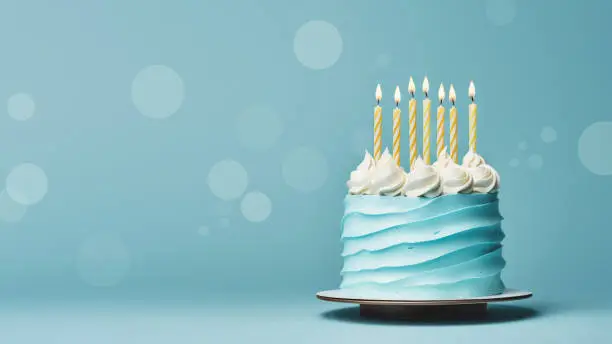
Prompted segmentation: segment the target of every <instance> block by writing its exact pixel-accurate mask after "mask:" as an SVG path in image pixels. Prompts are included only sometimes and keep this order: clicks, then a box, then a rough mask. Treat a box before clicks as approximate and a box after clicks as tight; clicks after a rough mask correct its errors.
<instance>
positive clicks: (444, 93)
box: [438, 84, 446, 102]
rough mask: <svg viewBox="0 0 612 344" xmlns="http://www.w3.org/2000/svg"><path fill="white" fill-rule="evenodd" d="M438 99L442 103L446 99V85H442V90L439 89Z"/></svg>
mask: <svg viewBox="0 0 612 344" xmlns="http://www.w3.org/2000/svg"><path fill="white" fill-rule="evenodd" d="M438 98H439V99H440V102H442V101H443V100H444V98H446V92H445V91H444V84H440V88H439V89H438Z"/></svg>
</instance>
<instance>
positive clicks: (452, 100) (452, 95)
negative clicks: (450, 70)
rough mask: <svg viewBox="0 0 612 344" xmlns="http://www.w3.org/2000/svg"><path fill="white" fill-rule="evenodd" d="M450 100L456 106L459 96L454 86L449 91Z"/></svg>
mask: <svg viewBox="0 0 612 344" xmlns="http://www.w3.org/2000/svg"><path fill="white" fill-rule="evenodd" d="M448 99H449V100H450V101H451V102H452V103H453V104H455V101H456V100H457V95H456V94H455V86H453V84H450V89H449V90H448Z"/></svg>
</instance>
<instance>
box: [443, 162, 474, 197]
mask: <svg viewBox="0 0 612 344" xmlns="http://www.w3.org/2000/svg"><path fill="white" fill-rule="evenodd" d="M440 177H442V191H443V192H444V194H447V195H448V194H458V193H470V192H472V184H473V182H474V179H473V177H472V175H471V174H470V173H469V172H468V170H467V169H466V168H465V167H463V166H460V165H457V164H456V163H455V162H454V161H452V160H451V161H450V162H449V163H448V165H447V166H446V167H445V168H443V169H441V170H440Z"/></svg>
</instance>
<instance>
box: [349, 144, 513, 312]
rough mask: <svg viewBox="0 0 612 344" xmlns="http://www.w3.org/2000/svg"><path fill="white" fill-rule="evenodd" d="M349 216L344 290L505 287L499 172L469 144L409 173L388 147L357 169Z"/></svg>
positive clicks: (360, 293) (454, 294) (409, 295)
mask: <svg viewBox="0 0 612 344" xmlns="http://www.w3.org/2000/svg"><path fill="white" fill-rule="evenodd" d="M347 184H348V187H349V195H347V196H346V198H345V200H344V205H345V211H344V216H343V217H342V243H343V251H342V257H343V260H344V264H343V268H342V272H341V276H342V282H341V285H340V288H341V290H343V291H345V292H346V293H345V294H344V295H355V297H369V298H380V299H385V298H394V299H397V298H401V299H407V300H423V299H427V300H436V299H438V300H439V299H457V298H473V297H482V296H489V295H496V294H501V293H503V292H504V290H505V286H504V283H503V282H502V278H501V272H502V269H503V268H504V266H505V265H506V262H505V261H504V258H503V257H502V240H503V239H504V232H503V231H502V228H501V222H502V219H503V218H502V216H501V214H500V212H499V199H498V189H499V175H498V174H497V172H496V171H495V170H494V169H493V168H492V167H491V166H489V165H487V164H486V162H485V161H484V159H482V158H481V157H480V156H478V155H477V154H475V153H473V152H470V153H468V155H466V157H465V158H464V160H463V164H462V165H457V164H456V163H454V162H453V161H452V160H450V159H448V158H447V156H446V155H445V154H443V155H442V156H441V157H439V158H438V161H437V162H436V163H435V164H433V165H426V164H424V163H423V162H422V161H421V160H420V159H419V160H417V162H416V163H415V165H414V167H413V169H412V170H411V171H410V172H409V173H406V172H405V171H404V170H403V169H402V168H401V167H399V166H398V165H397V163H395V162H394V161H393V159H392V158H391V156H390V155H389V154H388V152H385V153H384V154H383V156H382V157H381V159H380V160H378V161H374V160H373V159H372V157H371V156H370V155H369V154H368V153H367V152H366V157H365V158H364V161H363V162H362V163H361V164H360V165H359V167H358V168H357V169H356V170H355V171H354V172H352V173H351V179H350V181H349V182H348V183H347Z"/></svg>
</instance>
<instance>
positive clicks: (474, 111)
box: [470, 103, 478, 152]
mask: <svg viewBox="0 0 612 344" xmlns="http://www.w3.org/2000/svg"><path fill="white" fill-rule="evenodd" d="M477 119H478V106H477V105H476V104H473V103H472V104H470V150H471V151H472V152H476V122H477Z"/></svg>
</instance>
